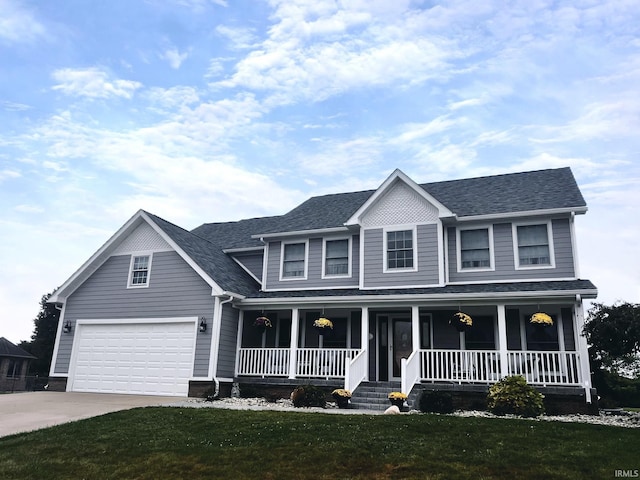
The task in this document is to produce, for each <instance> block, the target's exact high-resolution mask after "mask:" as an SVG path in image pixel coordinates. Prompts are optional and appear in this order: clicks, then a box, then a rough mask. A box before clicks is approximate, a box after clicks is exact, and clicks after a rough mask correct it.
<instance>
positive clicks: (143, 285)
mask: <svg viewBox="0 0 640 480" xmlns="http://www.w3.org/2000/svg"><path fill="white" fill-rule="evenodd" d="M140 257H149V262H148V265H147V281H146V282H145V283H136V284H134V283H133V272H134V270H133V264H134V263H135V259H136V258H140ZM152 263H153V252H136V253H132V254H131V261H130V263H129V275H128V277H127V288H149V283H150V282H151V264H152Z"/></svg>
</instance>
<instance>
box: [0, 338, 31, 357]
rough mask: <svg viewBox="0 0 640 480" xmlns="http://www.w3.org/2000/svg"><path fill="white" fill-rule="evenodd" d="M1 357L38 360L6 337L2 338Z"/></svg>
mask: <svg viewBox="0 0 640 480" xmlns="http://www.w3.org/2000/svg"><path fill="white" fill-rule="evenodd" d="M0 357H14V358H36V357H34V356H33V355H31V354H30V353H29V352H27V351H26V350H24V349H23V348H20V347H19V346H17V345H15V344H13V343H11V342H10V341H9V340H7V339H6V338H4V337H0Z"/></svg>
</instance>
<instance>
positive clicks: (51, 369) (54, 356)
mask: <svg viewBox="0 0 640 480" xmlns="http://www.w3.org/2000/svg"><path fill="white" fill-rule="evenodd" d="M66 310H67V304H66V303H63V304H62V310H60V318H59V319H58V328H57V331H56V340H55V343H54V345H53V353H52V354H51V366H50V367H49V376H50V377H52V376H56V375H65V376H66V375H68V374H69V368H68V367H67V373H58V374H55V373H53V372H55V370H56V363H58V350H59V349H60V336H61V335H62V327H63V325H64V322H65V319H64V316H65V313H66ZM72 332H73V334H74V335H75V331H74V330H73V331H72ZM70 334H71V333H69V335H70Z"/></svg>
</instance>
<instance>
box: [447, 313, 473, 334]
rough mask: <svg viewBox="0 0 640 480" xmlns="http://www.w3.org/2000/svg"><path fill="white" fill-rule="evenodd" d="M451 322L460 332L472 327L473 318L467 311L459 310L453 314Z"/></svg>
mask: <svg viewBox="0 0 640 480" xmlns="http://www.w3.org/2000/svg"><path fill="white" fill-rule="evenodd" d="M449 324H450V325H453V326H454V327H455V328H456V330H458V331H459V332H464V331H465V330H466V329H468V328H471V326H472V325H473V320H472V319H471V317H470V316H469V315H467V314H466V313H462V312H458V313H454V314H453V317H452V318H451V320H449Z"/></svg>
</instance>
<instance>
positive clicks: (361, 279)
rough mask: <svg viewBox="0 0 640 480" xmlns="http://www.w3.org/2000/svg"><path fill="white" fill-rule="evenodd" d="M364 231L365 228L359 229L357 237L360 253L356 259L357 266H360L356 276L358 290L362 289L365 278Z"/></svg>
mask: <svg viewBox="0 0 640 480" xmlns="http://www.w3.org/2000/svg"><path fill="white" fill-rule="evenodd" d="M366 230H367V229H366V228H364V227H360V235H359V236H360V245H359V249H360V252H359V258H358V261H359V264H360V272H359V275H358V277H359V278H358V288H360V289H361V288H362V287H364V279H365V276H364V273H365V272H364V269H365V263H364V234H365V232H366Z"/></svg>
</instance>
